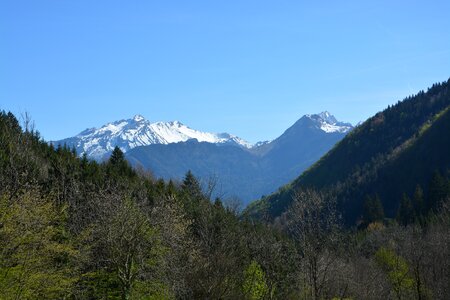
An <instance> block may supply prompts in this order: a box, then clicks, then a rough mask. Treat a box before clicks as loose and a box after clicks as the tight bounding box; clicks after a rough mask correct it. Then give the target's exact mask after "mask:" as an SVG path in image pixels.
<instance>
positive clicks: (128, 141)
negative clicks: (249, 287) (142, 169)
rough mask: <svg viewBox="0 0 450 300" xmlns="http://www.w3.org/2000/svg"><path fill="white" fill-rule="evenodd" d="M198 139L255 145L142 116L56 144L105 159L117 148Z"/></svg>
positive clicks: (249, 146) (123, 148)
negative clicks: (149, 119)
mask: <svg viewBox="0 0 450 300" xmlns="http://www.w3.org/2000/svg"><path fill="white" fill-rule="evenodd" d="M190 139H196V140H198V141H199V142H208V143H216V144H225V143H230V144H234V145H237V146H241V147H245V148H251V147H252V145H251V144H250V143H248V142H246V141H244V140H243V139H241V138H239V137H237V136H234V135H231V134H228V133H218V134H217V133H209V132H202V131H198V130H195V129H192V128H189V127H188V126H186V125H184V124H182V123H180V122H178V121H173V122H156V123H151V122H150V121H148V120H146V119H145V118H144V117H143V116H141V115H136V116H134V117H133V118H132V119H127V120H120V121H116V122H112V123H108V124H106V125H104V126H102V127H100V128H98V129H97V128H91V129H86V130H84V131H83V132H81V133H79V134H78V135H76V136H75V137H72V138H68V139H64V140H61V141H56V142H53V144H61V145H62V144H66V145H67V146H68V147H75V149H76V150H77V153H79V154H84V153H86V154H87V155H88V156H89V157H91V158H94V159H98V160H101V159H104V158H105V157H107V155H108V154H109V153H111V151H112V150H113V149H114V147H116V146H118V147H119V148H120V149H121V150H122V151H124V152H126V151H128V150H130V149H132V148H135V147H138V146H147V145H152V144H170V143H178V142H185V141H187V140H190Z"/></svg>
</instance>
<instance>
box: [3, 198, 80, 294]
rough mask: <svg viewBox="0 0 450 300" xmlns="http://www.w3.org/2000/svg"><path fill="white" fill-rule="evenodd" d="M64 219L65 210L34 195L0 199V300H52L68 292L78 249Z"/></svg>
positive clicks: (74, 270)
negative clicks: (67, 231) (66, 230)
mask: <svg viewBox="0 0 450 300" xmlns="http://www.w3.org/2000/svg"><path fill="white" fill-rule="evenodd" d="M64 216H65V213H64V207H61V208H59V209H58V208H57V207H55V206H54V205H53V204H52V202H51V201H49V200H48V199H42V198H41V196H40V195H39V194H38V193H36V192H27V193H25V194H23V195H21V196H19V197H17V198H15V197H14V198H10V197H9V196H8V195H2V196H0V249H2V250H1V251H0V287H1V295H2V299H36V298H39V299H57V298H63V297H65V296H68V295H70V294H71V289H72V287H73V285H74V283H75V281H76V280H77V277H76V275H75V274H76V273H75V272H76V268H75V266H76V265H75V260H76V259H77V257H78V251H77V250H76V249H75V248H74V246H73V245H72V243H71V240H70V239H69V236H68V235H67V233H66V232H65V229H64V225H65V224H64V222H65V220H64V219H65V218H64ZM74 273H75V274H74Z"/></svg>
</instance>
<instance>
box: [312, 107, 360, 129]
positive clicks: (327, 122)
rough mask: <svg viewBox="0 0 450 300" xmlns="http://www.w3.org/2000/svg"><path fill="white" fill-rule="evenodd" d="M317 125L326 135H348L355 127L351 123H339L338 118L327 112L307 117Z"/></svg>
mask: <svg viewBox="0 0 450 300" xmlns="http://www.w3.org/2000/svg"><path fill="white" fill-rule="evenodd" d="M305 117H306V118H309V119H311V120H313V121H314V123H316V125H317V128H320V129H321V130H322V131H325V132H326V133H334V132H339V133H347V132H349V131H350V130H352V129H353V125H352V124H350V123H344V122H339V121H338V120H336V118H335V117H334V116H333V115H332V114H330V113H329V112H327V111H324V112H321V113H319V114H313V115H305Z"/></svg>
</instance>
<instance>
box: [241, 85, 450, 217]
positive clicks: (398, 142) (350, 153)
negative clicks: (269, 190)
mask: <svg viewBox="0 0 450 300" xmlns="http://www.w3.org/2000/svg"><path fill="white" fill-rule="evenodd" d="M449 85H450V81H447V82H444V83H442V84H435V85H433V87H431V88H430V89H429V90H428V91H427V92H426V93H425V92H423V91H421V92H419V93H418V94H417V95H415V96H412V97H408V98H406V99H405V100H404V101H402V102H398V103H397V104H396V105H394V106H392V107H388V108H387V109H386V110H384V111H383V112H380V113H377V114H376V115H375V116H373V117H372V118H370V119H369V120H367V121H366V122H364V123H363V124H362V125H360V126H358V127H357V128H355V130H353V131H352V132H351V133H350V134H349V135H348V136H347V137H346V138H344V139H343V140H342V141H341V142H339V143H338V144H337V145H336V146H335V147H334V148H333V149H332V150H331V151H330V152H328V153H327V154H326V155H325V156H324V157H322V158H321V159H320V160H319V161H318V162H317V163H316V164H315V165H313V166H312V167H311V168H310V169H309V170H307V171H306V172H305V173H303V174H302V175H301V176H300V177H298V178H297V179H296V180H294V181H293V182H292V183H290V184H289V185H286V186H284V187H282V188H280V190H279V191H278V192H277V193H275V194H273V195H270V196H269V197H266V198H264V199H262V200H260V201H258V202H256V203H254V204H253V205H252V206H251V207H249V209H248V210H247V213H249V214H250V215H254V216H258V215H261V214H262V213H264V214H266V213H268V214H269V215H270V216H272V217H277V216H279V215H281V214H282V213H283V212H284V211H285V210H286V208H287V207H288V206H289V204H290V202H291V200H292V195H293V193H294V191H295V190H298V189H299V188H301V187H315V188H321V189H326V190H329V191H330V190H331V193H332V194H335V195H336V196H337V197H338V202H339V203H340V206H341V209H342V212H343V213H344V215H345V217H346V221H347V222H349V223H352V222H354V221H356V219H357V218H358V217H359V216H360V215H361V213H362V201H363V198H364V197H366V196H367V195H371V194H378V195H379V196H380V198H381V201H382V203H383V205H384V207H385V209H386V213H387V215H388V216H390V217H393V216H394V215H395V213H396V211H397V208H398V204H399V201H400V198H401V195H402V193H404V192H405V193H409V194H411V193H412V192H413V191H414V188H415V187H416V185H417V184H420V185H422V186H423V187H425V188H426V186H427V185H428V182H429V180H430V178H431V176H432V173H433V172H434V171H436V170H438V171H440V172H441V173H446V172H447V171H448V169H449V168H450V162H449V153H450V143H449V138H450V130H449V122H450V119H449V118H450V116H449V112H448V110H446V109H447V108H448V106H449V105H450V89H449Z"/></svg>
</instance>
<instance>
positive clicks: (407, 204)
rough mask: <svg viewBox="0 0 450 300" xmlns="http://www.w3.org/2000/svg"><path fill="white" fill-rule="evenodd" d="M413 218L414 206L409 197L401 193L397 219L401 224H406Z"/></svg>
mask: <svg viewBox="0 0 450 300" xmlns="http://www.w3.org/2000/svg"><path fill="white" fill-rule="evenodd" d="M414 219H415V213H414V207H413V204H412V201H411V199H410V198H409V197H408V195H406V194H405V193H403V196H402V200H401V201H400V206H399V208H398V213H397V221H398V222H399V223H400V224H402V225H408V224H410V223H412V222H413V221H414Z"/></svg>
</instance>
